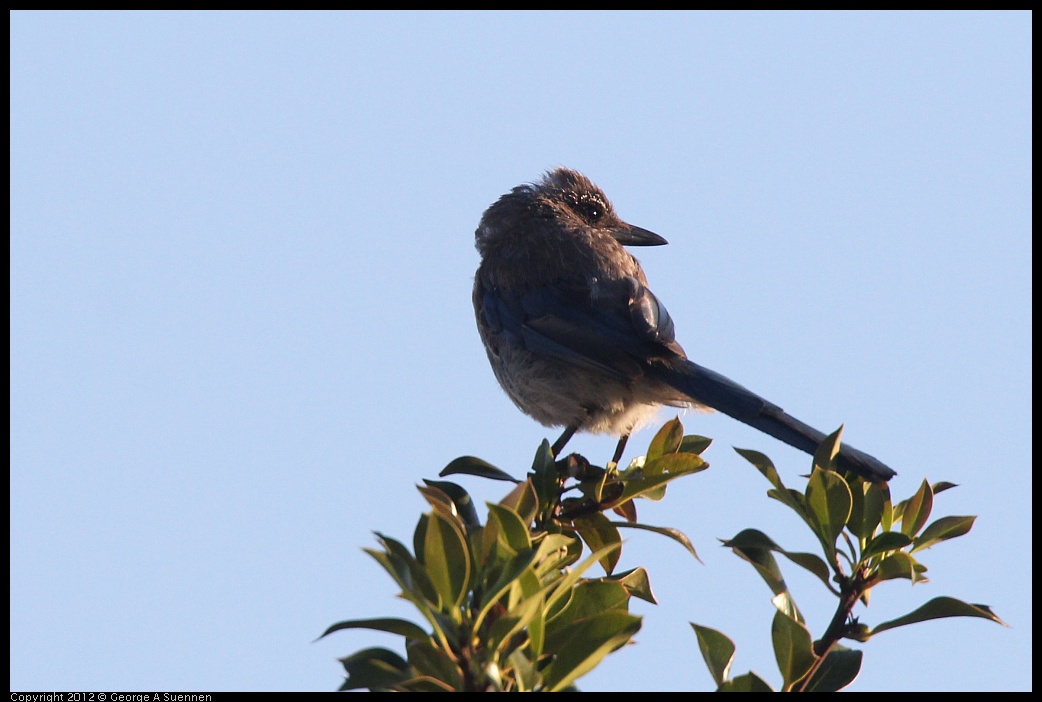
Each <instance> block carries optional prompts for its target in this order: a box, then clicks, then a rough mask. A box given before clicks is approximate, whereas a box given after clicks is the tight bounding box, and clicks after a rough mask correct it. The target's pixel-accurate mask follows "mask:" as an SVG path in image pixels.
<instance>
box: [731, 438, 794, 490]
mask: <svg viewBox="0 0 1042 702" xmlns="http://www.w3.org/2000/svg"><path fill="white" fill-rule="evenodd" d="M735 451H736V452H738V455H739V456H741V457H742V458H744V459H745V460H747V461H749V462H750V463H752V464H753V465H754V466H755V467H756V470H758V471H760V473H762V474H763V476H764V477H765V478H767V480H769V481H770V483H771V485H773V486H774V487H775V488H777V489H778V490H782V491H784V490H785V489H786V488H785V485H784V484H783V483H782V481H781V478H780V477H778V470H777V469H776V468H775V467H774V464H773V463H771V459H769V458H767V456H765V455H764V454H762V453H760V452H759V451H753V450H751V449H740V448H736V449H735Z"/></svg>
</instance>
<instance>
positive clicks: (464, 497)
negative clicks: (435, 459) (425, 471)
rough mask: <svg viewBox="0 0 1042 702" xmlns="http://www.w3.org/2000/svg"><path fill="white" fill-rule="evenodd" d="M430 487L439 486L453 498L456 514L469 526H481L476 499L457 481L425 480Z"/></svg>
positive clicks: (439, 488) (438, 487)
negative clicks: (475, 504) (475, 505)
mask: <svg viewBox="0 0 1042 702" xmlns="http://www.w3.org/2000/svg"><path fill="white" fill-rule="evenodd" d="M423 482H424V483H426V484H427V486H428V487H432V488H437V489H438V490H441V491H442V493H444V494H445V495H447V496H448V498H449V499H450V500H452V504H453V505H455V508H456V514H458V515H459V517H460V519H462V520H463V523H464V524H466V525H467V526H480V525H481V520H480V519H479V518H478V511H477V510H476V509H474V500H472V499H471V497H470V494H469V493H468V492H467V491H466V490H464V489H463V488H462V487H460V486H459V485H457V484H456V483H452V482H449V481H447V480H427V479H426V478H425V479H424V481H423Z"/></svg>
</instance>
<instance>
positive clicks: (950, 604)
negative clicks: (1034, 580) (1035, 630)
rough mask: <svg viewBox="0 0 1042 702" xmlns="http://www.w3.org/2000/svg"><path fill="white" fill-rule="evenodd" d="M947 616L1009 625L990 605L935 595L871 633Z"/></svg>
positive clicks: (874, 633) (880, 625)
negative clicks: (974, 618) (978, 618)
mask: <svg viewBox="0 0 1042 702" xmlns="http://www.w3.org/2000/svg"><path fill="white" fill-rule="evenodd" d="M945 617H980V618H981V619H989V620H991V621H993V622H996V623H997V624H1001V625H1002V626H1009V625H1008V624H1006V622H1004V621H1002V620H1001V619H999V618H998V617H997V616H996V615H995V613H994V612H992V611H991V607H989V606H988V605H983V604H968V603H966V602H963V601H962V600H957V599H955V598H954V597H935V598H934V599H932V600H930V601H929V602H927V603H926V604H924V605H923V606H922V607H920V608H919V609H916V610H915V611H912V612H909V613H908V614H906V615H904V616H903V617H898V618H897V619H891V620H889V621H886V622H883V623H882V624H879V625H878V626H876V627H875V628H873V629H872V634H871V635H872V636H875V635H876V634H878V633H880V632H883V631H886V630H887V629H896V628H897V627H899V626H907V625H908V624H915V623H916V622H925V621H929V620H931V619H943V618H945Z"/></svg>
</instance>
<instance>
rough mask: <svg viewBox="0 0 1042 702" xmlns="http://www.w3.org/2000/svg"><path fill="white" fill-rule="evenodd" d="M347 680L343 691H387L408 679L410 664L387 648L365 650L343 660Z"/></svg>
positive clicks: (341, 660)
mask: <svg viewBox="0 0 1042 702" xmlns="http://www.w3.org/2000/svg"><path fill="white" fill-rule="evenodd" d="M340 663H341V664H342V665H343V666H344V670H345V671H346V672H347V680H345V681H344V684H343V685H341V686H340V689H341V690H357V689H360V688H363V687H364V688H367V689H369V690H373V691H376V690H387V689H390V688H393V687H394V686H395V685H396V684H397V683H399V682H401V681H402V680H405V679H406V678H407V677H408V672H409V664H408V663H406V662H405V659H404V658H402V657H401V656H399V655H398V654H397V653H395V652H394V651H390V650H388V649H386V648H365V649H362V650H361V651H358V652H356V653H353V654H351V655H350V656H348V657H346V658H341V659H340Z"/></svg>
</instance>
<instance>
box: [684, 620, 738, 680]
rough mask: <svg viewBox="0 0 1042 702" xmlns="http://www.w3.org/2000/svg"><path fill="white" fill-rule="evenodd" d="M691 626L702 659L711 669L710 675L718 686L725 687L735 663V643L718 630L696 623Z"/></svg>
mask: <svg viewBox="0 0 1042 702" xmlns="http://www.w3.org/2000/svg"><path fill="white" fill-rule="evenodd" d="M691 626H692V627H693V628H694V630H695V636H696V637H697V638H698V649H699V650H700V651H701V652H702V659H703V660H704V661H705V662H706V667H707V668H709V674H710V675H712V676H713V680H714V681H716V684H717V686H720V685H723V684H724V683H725V682H727V678H728V676H729V675H730V674H731V664H732V663H733V662H734V651H735V647H734V642H733V641H731V639H729V638H727V636H725V635H724V634H722V633H720V632H719V631H717V630H716V629H710V628H709V627H707V626H699V625H698V624H694V623H692V624H691Z"/></svg>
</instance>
